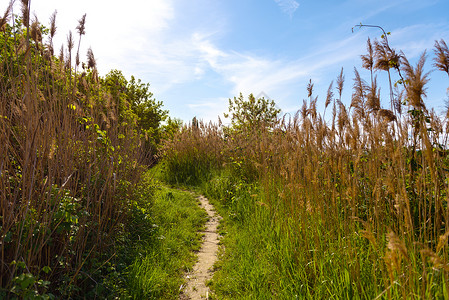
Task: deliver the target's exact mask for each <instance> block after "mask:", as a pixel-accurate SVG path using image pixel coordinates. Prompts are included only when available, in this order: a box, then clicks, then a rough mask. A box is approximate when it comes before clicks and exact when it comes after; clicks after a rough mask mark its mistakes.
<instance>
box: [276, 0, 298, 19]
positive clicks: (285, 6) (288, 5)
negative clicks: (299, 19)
mask: <svg viewBox="0 0 449 300" xmlns="http://www.w3.org/2000/svg"><path fill="white" fill-rule="evenodd" d="M274 1H275V2H276V3H277V5H279V7H280V8H281V10H282V11H283V12H284V13H286V14H287V15H289V16H290V18H291V17H292V16H293V14H294V13H295V12H296V10H297V9H298V7H299V3H298V2H296V1H295V0H274Z"/></svg>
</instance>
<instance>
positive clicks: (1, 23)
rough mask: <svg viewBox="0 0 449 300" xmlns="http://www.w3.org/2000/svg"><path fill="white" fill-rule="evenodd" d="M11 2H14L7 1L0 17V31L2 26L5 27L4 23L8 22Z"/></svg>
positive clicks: (2, 28)
mask: <svg viewBox="0 0 449 300" xmlns="http://www.w3.org/2000/svg"><path fill="white" fill-rule="evenodd" d="M13 3H14V1H13V0H11V1H10V2H9V5H8V7H7V8H6V10H5V13H4V14H3V17H2V18H0V32H1V31H3V30H4V27H5V25H6V23H8V21H9V16H10V14H11V10H12V5H13Z"/></svg>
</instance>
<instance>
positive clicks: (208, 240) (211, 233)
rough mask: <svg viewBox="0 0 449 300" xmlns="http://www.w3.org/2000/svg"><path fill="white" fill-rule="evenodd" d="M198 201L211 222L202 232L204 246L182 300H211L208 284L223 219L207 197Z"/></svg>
mask: <svg viewBox="0 0 449 300" xmlns="http://www.w3.org/2000/svg"><path fill="white" fill-rule="evenodd" d="M198 199H199V200H200V203H201V204H200V205H201V207H202V208H203V209H204V210H206V212H207V214H208V215H209V220H208V221H207V223H206V228H205V230H204V231H203V232H201V233H202V234H204V236H203V245H202V246H201V249H200V251H199V252H198V262H197V263H196V265H195V266H194V267H193V270H192V271H191V272H189V273H187V275H186V278H187V283H186V285H185V286H183V287H182V293H181V295H180V298H179V299H180V300H187V299H191V300H197V299H209V295H210V291H209V288H208V287H207V286H206V283H207V281H208V280H210V279H211V278H212V275H213V265H214V263H215V261H216V260H217V253H218V240H219V235H218V233H217V226H218V223H219V221H220V219H221V217H220V216H219V215H218V214H216V212H215V209H214V207H213V206H212V204H210V203H209V200H208V199H207V198H206V197H204V196H199V197H198Z"/></svg>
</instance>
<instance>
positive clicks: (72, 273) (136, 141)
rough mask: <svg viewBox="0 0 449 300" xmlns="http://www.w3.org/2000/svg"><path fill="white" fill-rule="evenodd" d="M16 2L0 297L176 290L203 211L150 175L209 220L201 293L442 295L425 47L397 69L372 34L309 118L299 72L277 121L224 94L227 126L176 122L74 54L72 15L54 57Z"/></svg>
mask: <svg viewBox="0 0 449 300" xmlns="http://www.w3.org/2000/svg"><path fill="white" fill-rule="evenodd" d="M21 2H22V15H21V16H20V17H17V16H10V9H8V10H7V11H6V13H5V14H4V15H3V17H1V18H0V45H1V46H0V141H1V143H0V255H1V263H0V286H1V288H0V298H20V299H21V298H24V299H28V298H42V299H49V298H75V299H76V298H95V297H97V298H105V297H110V298H113V297H119V298H134V299H142V298H164V299H176V298H177V297H178V293H179V286H180V284H182V282H183V279H182V274H183V272H184V271H186V269H188V268H189V267H191V266H192V264H193V261H194V258H193V256H192V254H191V251H192V250H193V249H198V247H199V236H198V234H197V233H196V232H197V230H198V229H199V228H201V226H202V224H204V222H205V214H204V212H201V211H200V209H199V208H198V207H197V205H196V201H195V200H194V197H193V196H192V195H190V194H189V193H186V192H182V191H179V190H175V189H172V188H169V187H166V186H165V185H164V184H162V183H161V182H159V181H158V179H156V178H159V177H162V178H163V180H164V181H166V182H168V183H171V184H186V185H190V186H195V187H200V189H201V190H202V191H203V192H204V193H205V194H206V195H207V196H208V197H210V198H213V199H215V200H214V201H215V204H216V206H217V208H218V209H219V211H220V213H221V215H222V216H223V217H224V221H223V225H222V229H221V230H222V232H221V233H222V235H223V236H224V238H223V244H224V247H223V251H222V253H221V261H220V262H219V263H218V264H217V266H216V273H215V277H214V279H213V280H212V282H211V283H210V284H211V286H212V288H213V289H214V291H215V296H216V297H217V298H225V299H228V298H231V299H232V298H234V299H242V298H243V299H245V298H251V299H273V298H275V299H292V298H294V297H296V298H315V299H323V298H334V299H342V298H343V299H344V298H351V299H352V298H361V299H365V298H367V299H370V298H423V299H428V298H446V299H447V298H449V284H448V282H449V278H448V276H449V261H448V260H449V259H448V257H449V248H448V238H449V224H448V222H449V209H448V191H449V179H448V170H449V156H448V150H447V138H448V133H449V131H448V124H449V123H448V117H449V113H446V115H445V116H443V117H441V116H438V115H437V114H436V113H435V111H434V110H433V109H429V108H427V107H426V104H425V101H424V100H425V96H426V87H427V84H429V76H428V73H425V72H424V65H425V62H426V54H425V53H424V54H423V55H422V56H421V58H420V60H419V61H418V63H417V65H416V66H413V65H412V64H410V63H409V61H408V60H407V58H406V57H405V56H404V55H403V54H402V53H401V52H398V51H396V50H395V49H391V48H390V46H389V44H388V40H387V36H386V34H385V35H384V36H382V38H381V39H380V41H378V40H375V41H373V42H371V41H370V40H368V42H367V50H368V53H367V54H366V55H363V56H362V57H361V58H362V66H363V68H366V69H367V70H368V71H369V73H370V74H371V76H370V78H369V79H368V80H364V79H362V78H361V76H360V74H359V72H358V71H357V70H355V71H354V76H355V78H354V81H353V84H352V88H353V92H352V97H351V99H342V94H343V93H342V91H343V87H344V85H345V77H344V74H343V70H342V72H341V74H340V75H339V76H338V77H337V79H336V82H335V87H334V84H333V83H331V84H330V86H329V89H328V91H327V95H326V98H325V100H324V102H325V111H324V112H323V114H322V115H321V114H320V113H319V112H318V111H317V108H316V107H317V101H318V97H317V96H316V95H315V91H314V87H313V83H312V81H310V83H309V85H308V88H307V99H306V100H304V104H303V106H302V108H301V109H300V110H299V111H298V112H297V114H296V115H295V116H294V117H287V116H283V117H281V116H280V115H279V114H280V112H279V110H278V109H276V107H275V104H274V102H273V101H268V100H266V99H263V98H261V99H256V98H255V97H254V96H253V95H249V97H248V99H245V98H244V96H243V95H240V96H239V97H235V98H233V99H230V100H229V112H228V113H227V114H225V116H226V117H227V118H230V120H231V124H230V125H229V126H223V125H222V124H221V122H220V121H219V124H212V123H211V124H204V123H202V122H200V121H197V120H196V119H194V120H193V121H192V123H191V124H190V125H186V126H184V127H182V128H180V126H181V122H180V121H178V120H173V119H170V118H169V117H168V112H167V111H166V110H164V109H163V107H162V103H161V102H160V101H157V100H155V99H154V98H153V95H152V93H151V92H150V91H149V85H148V84H145V83H142V82H141V81H140V80H138V79H135V78H134V77H131V78H130V79H129V80H128V79H126V78H125V77H124V76H123V74H122V73H121V72H120V71H118V70H112V71H111V72H109V73H108V74H106V75H105V76H103V77H102V76H99V74H98V71H97V69H96V62H95V59H94V55H93V52H92V50H90V49H89V51H88V54H87V61H86V62H84V63H83V62H81V61H80V53H79V50H75V49H79V44H80V43H81V40H82V37H83V35H84V34H85V18H86V16H83V17H82V18H81V19H80V21H79V24H78V27H77V28H76V34H75V35H76V38H77V39H78V41H77V43H76V42H75V37H74V35H72V33H69V35H68V38H67V45H65V48H64V47H63V48H61V50H60V54H59V56H56V55H55V54H54V50H53V42H52V40H53V37H54V35H55V32H56V14H55V15H53V17H52V18H51V21H50V25H49V27H48V28H47V27H45V26H43V25H42V24H41V23H39V22H38V20H37V18H35V19H33V20H31V19H30V16H29V1H27V0H22V1H21ZM433 52H434V58H433V66H434V68H435V71H443V72H446V73H447V74H448V75H449V50H448V47H447V45H446V43H445V42H444V41H443V40H441V41H437V42H436V43H435V49H434V51H433ZM377 76H385V77H386V78H387V79H388V82H389V84H388V86H387V89H388V90H389V91H390V93H389V99H386V100H387V102H388V103H389V107H387V108H384V107H382V105H381V103H383V102H386V101H381V96H380V91H379V84H378V81H377ZM348 100H350V101H348ZM344 103H350V105H349V106H348V105H345V104H344ZM328 109H329V110H331V112H330V113H331V115H329V112H328V115H327V117H326V111H327V110H328ZM157 157H161V158H162V162H161V164H160V165H159V166H158V167H157V170H155V169H152V170H150V171H148V166H150V165H151V164H152V163H153V162H154V160H155V159H156V158H157ZM155 171H162V173H161V174H158V175H155Z"/></svg>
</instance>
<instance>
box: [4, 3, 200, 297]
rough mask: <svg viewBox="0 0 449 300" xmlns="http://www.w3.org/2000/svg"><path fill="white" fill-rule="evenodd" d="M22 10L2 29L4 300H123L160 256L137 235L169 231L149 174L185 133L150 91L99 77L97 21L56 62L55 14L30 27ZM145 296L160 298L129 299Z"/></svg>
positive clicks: (114, 74) (112, 75)
mask: <svg viewBox="0 0 449 300" xmlns="http://www.w3.org/2000/svg"><path fill="white" fill-rule="evenodd" d="M12 3H13V2H11V6H10V7H9V8H8V10H7V11H6V13H5V14H4V15H3V17H2V18H0V45H1V46H0V141H1V143H0V256H1V263H0V286H1V289H0V298H5V297H6V298H25V299H28V298H34V297H36V298H39V297H41V298H43V299H46V298H54V297H57V298H59V297H62V298H77V297H80V298H94V297H96V296H97V297H101V298H102V297H105V296H106V295H114V294H116V293H118V291H121V292H120V293H122V294H123V295H124V294H126V289H128V290H129V289H130V287H131V286H133V283H131V282H130V281H129V280H128V279H129V278H133V277H132V275H129V276H128V275H127V274H133V273H132V272H133V270H131V269H129V268H131V267H128V266H129V265H131V266H133V257H134V258H135V259H139V258H140V257H139V255H144V253H146V252H148V251H150V250H149V249H148V247H147V248H146V250H145V249H143V248H142V247H141V246H140V244H141V243H143V242H139V241H136V240H135V238H134V237H135V235H138V234H140V235H142V240H145V239H144V238H143V236H145V237H146V240H148V241H149V240H155V241H158V240H157V239H156V237H157V236H160V235H161V234H162V233H161V232H163V231H164V230H165V229H163V227H162V226H161V228H162V229H160V230H156V229H155V228H153V227H154V226H156V225H158V226H160V225H162V224H163V220H162V219H161V220H159V221H158V220H155V219H153V217H154V218H156V216H157V209H156V210H154V211H153V206H155V207H157V205H156V204H154V202H155V201H154V195H155V194H156V195H157V192H156V191H157V186H156V184H155V183H154V180H153V179H152V177H151V176H150V175H148V174H147V175H144V176H143V174H144V171H145V169H146V168H147V166H149V165H150V164H152V163H153V162H154V159H155V155H157V151H158V143H159V141H160V140H161V139H162V138H164V137H165V138H166V137H168V136H170V135H172V134H173V132H174V131H176V130H177V128H178V127H179V125H180V123H179V121H177V120H172V119H169V118H168V115H167V114H168V112H167V111H165V110H164V109H163V108H162V103H161V102H160V101H156V100H155V99H154V98H153V95H152V94H151V92H150V91H149V86H148V85H147V84H144V83H142V82H141V81H140V80H136V79H135V78H134V77H131V79H130V80H127V79H126V78H125V77H124V76H123V74H122V73H121V72H120V71H117V70H112V71H111V72H109V73H108V74H107V75H105V76H104V77H101V76H99V74H98V72H97V69H96V62H95V58H94V55H93V52H92V50H90V49H89V51H88V53H87V61H86V62H85V63H84V62H81V61H80V53H79V44H80V43H81V40H82V37H83V35H84V34H85V20H86V16H83V17H82V18H81V19H80V20H79V24H78V26H77V28H76V34H72V33H71V32H70V33H69V34H68V37H67V45H66V46H65V48H64V46H63V47H62V48H61V50H60V54H59V56H58V57H57V56H55V55H54V50H53V42H52V40H53V37H54V35H55V33H56V13H55V14H54V15H53V16H52V18H51V21H50V26H49V27H48V28H47V27H45V26H44V25H42V24H41V23H39V21H38V20H37V18H34V19H33V20H31V19H30V16H29V1H22V15H21V16H20V17H19V16H11V15H10V12H11V7H12ZM75 36H76V37H77V39H78V41H77V42H75ZM76 49H78V50H76ZM163 121H165V123H164V124H165V125H163V123H162V122H163ZM161 197H162V196H161ZM192 203H193V204H192V206H193V207H194V208H196V206H195V204H194V202H192ZM185 208H186V209H187V208H188V206H185ZM194 208H190V209H194ZM194 210H195V209H194ZM195 214H198V212H196V213H195ZM193 215H194V214H193ZM201 222H203V220H202V219H201V218H197V219H196V223H195V222H193V221H192V222H191V223H192V224H193V223H195V224H201ZM148 224H150V225H151V226H150V227H149V228H147V227H145V230H147V231H148V232H147V233H146V234H145V235H143V234H142V233H139V230H142V228H140V227H142V226H144V225H148ZM153 225H154V226H153ZM167 226H169V224H167ZM197 226H199V225H196V227H197ZM189 227H192V228H191V231H192V232H195V231H196V227H195V226H189ZM139 228H140V229H139ZM151 228H153V229H151ZM159 231H161V232H159ZM188 232H190V231H188ZM189 234H191V233H189ZM189 239H190V237H189ZM193 240H194V239H193ZM193 240H192V243H193ZM133 241H134V242H133ZM170 241H172V240H170ZM148 243H149V242H148ZM148 243H147V244H148ZM130 244H131V246H130ZM159 244H162V242H154V243H152V244H151V245H152V247H157V245H159ZM192 247H194V245H193V244H192ZM189 250H190V248H189V249H184V248H183V250H182V251H181V250H180V251H179V253H180V255H184V256H185V255H186V251H187V253H188V251H189ZM125 254H126V255H125ZM179 268H182V266H179V267H178V269H173V270H171V271H170V272H172V273H171V274H173V272H178V273H180V271H179V270H180V269H179ZM181 273H182V272H181ZM127 276H128V277H127ZM178 277H180V278H181V277H182V274H178ZM127 278H128V279H127ZM145 289H147V290H148V289H153V290H155V289H156V288H155V287H152V286H148V287H141V289H140V290H139V289H136V288H135V287H133V288H132V291H133V292H130V293H128V294H130V296H136V295H135V294H133V293H134V292H135V293H138V292H139V291H140V292H141V291H143V290H145ZM146 292H147V291H146ZM136 297H138V296H136Z"/></svg>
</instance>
